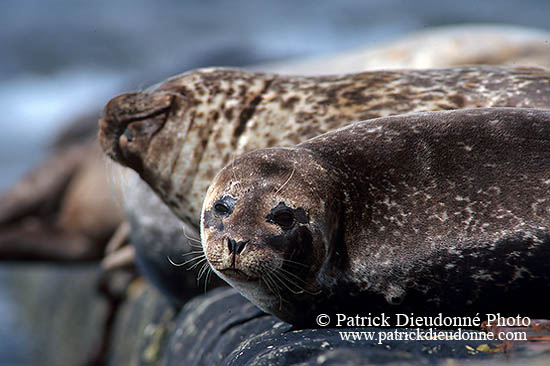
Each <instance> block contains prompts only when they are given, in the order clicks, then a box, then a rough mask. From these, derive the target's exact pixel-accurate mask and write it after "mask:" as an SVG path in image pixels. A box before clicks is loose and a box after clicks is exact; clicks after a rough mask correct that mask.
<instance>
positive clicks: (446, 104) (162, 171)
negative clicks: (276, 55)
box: [99, 66, 550, 227]
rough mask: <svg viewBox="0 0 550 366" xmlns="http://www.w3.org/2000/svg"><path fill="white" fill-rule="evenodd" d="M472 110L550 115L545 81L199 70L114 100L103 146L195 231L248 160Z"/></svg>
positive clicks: (468, 72)
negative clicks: (237, 165) (229, 177)
mask: <svg viewBox="0 0 550 366" xmlns="http://www.w3.org/2000/svg"><path fill="white" fill-rule="evenodd" d="M474 107H525V108H550V72H548V71H545V70H543V69H537V68H511V67H497V66H471V67H457V68H451V69H433V70H400V71H373V72H363V73H358V74H343V75H332V76H319V77H300V76H282V75H276V74H264V73H253V72H247V71H241V70H230V69H201V70H195V71H192V72H189V73H186V74H183V75H180V76H176V77H174V78H171V79H169V80H168V81H166V82H164V83H161V84H159V85H157V86H155V87H153V88H151V89H149V90H146V91H144V92H137V93H128V94H123V95H121V96H118V97H116V98H114V99H113V100H111V101H110V102H109V103H108V104H107V106H106V107H105V113H104V118H103V120H101V121H100V131H99V138H100V142H101V144H102V146H103V149H104V151H105V152H106V153H107V154H108V155H109V156H111V157H112V158H113V159H114V160H116V161H118V162H119V163H121V164H123V165H126V166H129V167H131V168H132V169H134V170H136V171H137V172H138V173H139V174H140V176H141V177H142V178H143V179H144V180H145V181H146V182H147V183H148V184H149V185H150V186H151V187H152V188H153V189H154V190H155V191H156V192H157V193H158V194H159V196H160V197H161V198H162V199H163V201H164V202H165V203H167V204H168V206H169V207H171V209H172V210H173V211H174V213H175V214H176V215H177V216H178V217H179V218H181V219H183V220H184V221H185V222H188V223H190V224H191V225H193V226H195V227H198V222H199V216H200V207H201V206H202V202H203V199H204V193H205V192H206V189H207V188H208V185H209V184H210V182H211V180H212V178H213V177H214V176H215V174H216V173H217V172H218V171H219V170H220V169H221V168H222V167H223V166H224V165H225V164H227V162H229V161H230V160H231V159H232V158H233V157H235V156H239V155H241V154H242V153H244V152H247V151H251V150H254V149H258V148H265V147H270V146H292V145H295V144H297V143H300V142H301V141H304V140H306V139H308V138H312V137H314V136H317V135H319V134H321V133H325V132H328V131H330V130H333V129H335V128H339V127H342V126H344V125H346V124H349V123H350V122H353V121H358V120H364V119H370V118H376V117H382V116H388V115H395V114H401V113H407V112H413V111H416V112H420V111H434V110H442V109H461V108H474Z"/></svg>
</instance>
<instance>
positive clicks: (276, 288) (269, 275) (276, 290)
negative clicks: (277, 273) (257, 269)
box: [260, 269, 284, 310]
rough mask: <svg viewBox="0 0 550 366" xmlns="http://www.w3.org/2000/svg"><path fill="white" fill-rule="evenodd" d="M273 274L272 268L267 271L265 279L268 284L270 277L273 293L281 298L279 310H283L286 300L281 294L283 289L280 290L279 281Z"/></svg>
mask: <svg viewBox="0 0 550 366" xmlns="http://www.w3.org/2000/svg"><path fill="white" fill-rule="evenodd" d="M272 274H274V273H273V269H270V270H268V271H266V272H265V278H264V281H265V282H266V284H267V282H268V281H267V280H268V279H269V282H270V283H271V287H272V291H273V294H274V295H275V296H277V297H278V298H279V310H281V309H282V308H283V301H284V300H283V296H282V294H281V291H280V290H279V285H277V282H276V281H275V279H274V278H273V276H272ZM260 278H261V277H260ZM271 287H270V288H271Z"/></svg>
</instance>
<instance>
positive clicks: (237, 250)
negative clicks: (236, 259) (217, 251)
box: [227, 238, 250, 255]
mask: <svg viewBox="0 0 550 366" xmlns="http://www.w3.org/2000/svg"><path fill="white" fill-rule="evenodd" d="M249 241H250V240H247V241H239V242H237V241H235V240H233V239H231V238H227V247H228V248H229V254H233V255H239V254H241V252H242V251H243V249H244V247H246V244H248V242H249Z"/></svg>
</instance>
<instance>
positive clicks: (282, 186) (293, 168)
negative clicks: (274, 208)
mask: <svg viewBox="0 0 550 366" xmlns="http://www.w3.org/2000/svg"><path fill="white" fill-rule="evenodd" d="M295 170H296V166H295V165H293V166H292V171H291V172H290V176H289V177H288V179H287V180H286V181H285V182H284V183H283V185H281V186H280V187H279V189H277V190H276V191H275V193H274V195H276V194H278V193H279V192H281V190H282V189H283V188H284V187H285V186H286V185H287V184H288V182H290V180H291V179H292V176H293V175H294V171H295Z"/></svg>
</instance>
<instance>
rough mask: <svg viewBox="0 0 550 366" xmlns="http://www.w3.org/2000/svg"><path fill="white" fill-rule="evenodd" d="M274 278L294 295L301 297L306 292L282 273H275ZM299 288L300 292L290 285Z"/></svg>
mask: <svg viewBox="0 0 550 366" xmlns="http://www.w3.org/2000/svg"><path fill="white" fill-rule="evenodd" d="M273 276H274V278H275V279H276V280H279V282H280V283H281V284H282V285H283V286H284V287H285V288H286V289H287V290H288V291H290V292H292V293H293V294H294V295H300V294H303V293H304V292H305V291H304V289H302V288H301V287H300V286H299V285H298V284H296V283H295V282H294V281H292V280H291V279H289V278H288V277H286V276H285V275H284V274H283V273H281V272H275V271H274V272H273ZM287 282H288V283H290V284H291V285H293V286H295V287H297V288H298V290H296V289H293V288H291V286H289V284H288V283H287Z"/></svg>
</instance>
